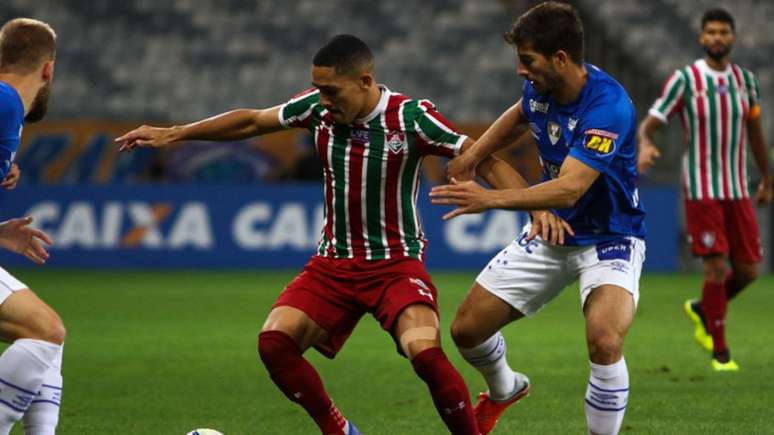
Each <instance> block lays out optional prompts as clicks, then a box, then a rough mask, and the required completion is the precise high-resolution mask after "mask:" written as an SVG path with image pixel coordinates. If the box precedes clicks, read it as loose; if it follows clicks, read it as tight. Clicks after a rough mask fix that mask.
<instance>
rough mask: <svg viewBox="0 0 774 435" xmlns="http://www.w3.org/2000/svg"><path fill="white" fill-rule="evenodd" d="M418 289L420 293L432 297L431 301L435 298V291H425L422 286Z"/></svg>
mask: <svg viewBox="0 0 774 435" xmlns="http://www.w3.org/2000/svg"><path fill="white" fill-rule="evenodd" d="M417 291H418V292H419V294H420V295H422V296H426V297H428V298H430V300H431V301H432V300H433V293H432V292H429V291H424V290H422V289H421V288H418V289H417Z"/></svg>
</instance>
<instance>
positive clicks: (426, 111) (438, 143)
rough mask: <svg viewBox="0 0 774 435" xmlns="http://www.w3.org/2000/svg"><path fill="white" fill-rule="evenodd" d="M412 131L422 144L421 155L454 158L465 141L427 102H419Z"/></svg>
mask: <svg viewBox="0 0 774 435" xmlns="http://www.w3.org/2000/svg"><path fill="white" fill-rule="evenodd" d="M414 129H415V130H416V132H417V134H418V135H419V137H420V139H421V141H422V142H423V144H422V145H423V146H420V150H421V152H422V154H432V155H438V156H444V157H454V156H456V155H458V154H459V153H460V151H461V150H462V144H463V142H465V139H467V136H465V135H464V134H462V133H460V132H459V131H457V129H456V128H455V127H454V126H453V125H452V124H451V123H450V122H449V121H447V120H446V118H444V117H443V115H441V114H440V113H438V111H437V110H436V108H435V105H434V104H433V103H431V102H430V101H427V100H422V101H420V102H419V105H418V110H417V115H416V118H415V119H414Z"/></svg>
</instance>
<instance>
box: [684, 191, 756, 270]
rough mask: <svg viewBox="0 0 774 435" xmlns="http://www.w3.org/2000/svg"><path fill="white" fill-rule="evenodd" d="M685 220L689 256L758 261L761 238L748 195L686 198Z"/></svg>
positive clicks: (749, 261) (748, 261) (747, 261)
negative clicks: (719, 255) (727, 197)
mask: <svg viewBox="0 0 774 435" xmlns="http://www.w3.org/2000/svg"><path fill="white" fill-rule="evenodd" d="M685 220H686V222H687V224H688V237H689V240H690V242H691V250H692V251H693V255H696V256H701V257H704V256H707V255H713V254H722V255H724V256H727V257H729V258H731V260H736V261H742V262H746V263H758V262H760V261H761V256H762V255H761V237H760V233H759V232H758V222H757V221H756V219H755V210H754V209H753V205H752V201H750V199H749V198H748V199H738V200H723V201H721V200H712V199H709V200H686V201H685Z"/></svg>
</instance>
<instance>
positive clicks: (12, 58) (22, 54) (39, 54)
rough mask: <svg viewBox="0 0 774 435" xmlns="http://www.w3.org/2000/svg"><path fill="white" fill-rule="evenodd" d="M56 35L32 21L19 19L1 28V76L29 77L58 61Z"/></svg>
mask: <svg viewBox="0 0 774 435" xmlns="http://www.w3.org/2000/svg"><path fill="white" fill-rule="evenodd" d="M55 54H56V32H54V29H52V28H51V26H49V25H48V24H46V23H44V22H42V21H38V20H33V19H32V18H15V19H13V20H11V21H8V22H7V23H5V24H4V25H3V27H2V28H0V72H15V73H21V74H27V73H31V72H33V71H35V69H37V68H38V67H40V65H42V64H43V63H44V62H47V61H49V60H53V59H54V55H55Z"/></svg>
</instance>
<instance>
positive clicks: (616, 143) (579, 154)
mask: <svg viewBox="0 0 774 435" xmlns="http://www.w3.org/2000/svg"><path fill="white" fill-rule="evenodd" d="M622 105H623V104H621V103H619V104H611V103H607V104H605V103H602V104H597V105H596V106H595V107H593V108H592V109H591V110H589V112H588V113H587V114H586V115H584V117H583V120H582V121H581V125H580V129H579V134H578V135H577V137H576V138H575V139H574V142H573V143H572V145H571V147H570V154H569V155H570V156H572V157H574V158H575V159H578V160H580V161H581V162H583V163H584V164H586V165H588V166H590V167H592V168H593V169H595V170H597V171H599V172H605V170H606V169H607V168H608V166H610V163H611V162H612V161H613V159H614V158H615V156H616V155H617V154H618V153H619V151H620V148H621V144H622V143H623V141H624V139H625V137H626V135H627V133H628V131H629V130H630V129H631V126H630V125H629V124H630V123H631V121H630V120H627V118H626V113H627V112H629V113H631V111H630V110H626V108H625V107H619V106H622Z"/></svg>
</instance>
